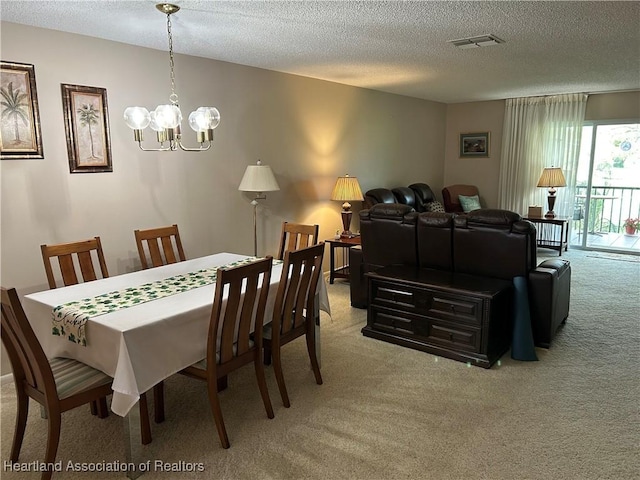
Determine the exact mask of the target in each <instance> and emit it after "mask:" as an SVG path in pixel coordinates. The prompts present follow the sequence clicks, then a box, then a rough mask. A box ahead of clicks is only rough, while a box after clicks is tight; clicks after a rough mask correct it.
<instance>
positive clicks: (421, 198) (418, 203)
mask: <svg viewBox="0 0 640 480" xmlns="http://www.w3.org/2000/svg"><path fill="white" fill-rule="evenodd" d="M435 200H436V197H435V195H434V194H433V191H432V190H431V187H429V185H427V184H426V183H413V184H411V185H409V186H408V187H396V188H392V189H388V188H373V189H371V190H368V191H367V192H366V193H365V194H364V208H365V209H369V208H371V207H373V206H374V205H377V204H378V203H400V204H403V205H409V206H410V207H412V208H414V209H415V210H416V211H417V212H424V211H426V207H425V205H426V204H427V203H429V202H433V201H435Z"/></svg>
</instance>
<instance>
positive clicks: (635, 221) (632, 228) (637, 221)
mask: <svg viewBox="0 0 640 480" xmlns="http://www.w3.org/2000/svg"><path fill="white" fill-rule="evenodd" d="M623 226H624V231H625V233H626V234H627V235H635V234H636V232H637V231H638V230H640V218H627V219H626V220H625V221H624V224H623Z"/></svg>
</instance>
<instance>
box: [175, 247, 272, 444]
mask: <svg viewBox="0 0 640 480" xmlns="http://www.w3.org/2000/svg"><path fill="white" fill-rule="evenodd" d="M272 261H273V258H272V257H270V256H268V257H267V258H265V259H262V260H258V261H256V262H252V263H248V264H246V265H241V266H239V267H234V268H229V269H222V268H220V269H218V273H217V278H216V289H215V294H214V299H213V308H212V310H211V320H210V322H209V333H208V338H207V356H206V358H205V359H204V360H201V361H200V362H198V363H196V364H194V365H191V366H190V367H187V368H185V369H184V370H182V371H181V372H180V373H182V374H184V375H187V376H189V377H192V378H196V379H198V380H204V381H205V382H207V389H208V393H209V403H210V404H211V411H212V413H213V418H214V420H215V422H216V428H217V430H218V436H219V437H220V443H221V444H222V447H223V448H229V446H230V444H229V437H228V436H227V430H226V428H225V425H224V419H223V418H222V410H221V408H220V400H219V398H218V379H220V378H223V377H226V376H227V375H228V374H229V373H230V372H232V371H234V370H236V369H238V368H240V367H242V366H244V365H246V364H248V363H251V362H253V364H254V367H255V371H256V378H257V380H258V388H259V389H260V394H261V395H262V402H263V403H264V408H265V410H266V412H267V416H268V417H269V418H273V407H272V406H271V399H270V398H269V391H268V389H267V381H266V378H265V373H264V365H263V364H262V358H261V353H262V326H263V320H264V313H265V308H266V303H267V295H268V294H269V281H270V278H271V265H272ZM225 291H228V297H227V298H225V296H224V293H225ZM253 325H255V332H256V333H255V335H253V336H252V335H251V329H252V327H253ZM219 327H220V331H221V335H220V336H219V335H218V331H219ZM236 332H237V333H236ZM218 337H220V340H219V341H220V343H219V347H217V345H218Z"/></svg>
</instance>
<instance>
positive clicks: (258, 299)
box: [207, 256, 273, 366]
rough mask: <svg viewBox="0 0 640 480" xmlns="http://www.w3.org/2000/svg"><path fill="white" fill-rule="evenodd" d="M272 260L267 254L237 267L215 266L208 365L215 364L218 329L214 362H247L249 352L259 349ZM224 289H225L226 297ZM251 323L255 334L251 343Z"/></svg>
mask: <svg viewBox="0 0 640 480" xmlns="http://www.w3.org/2000/svg"><path fill="white" fill-rule="evenodd" d="M272 261H273V258H272V257H270V256H269V257H267V258H265V259H262V260H258V261H256V262H253V263H249V264H246V265H241V266H239V267H234V268H230V269H218V273H217V278H216V291H215V296H214V301H213V308H212V310H211V322H210V327H209V338H208V346H207V363H208V364H209V363H210V362H213V363H216V359H215V354H216V349H217V339H218V331H221V335H220V346H219V357H220V360H219V362H217V363H218V365H224V364H227V363H229V362H235V361H236V360H238V362H237V364H235V365H234V366H237V365H240V364H242V363H248V362H250V361H251V360H253V358H252V356H250V355H249V354H251V353H252V352H254V351H255V350H258V351H259V350H260V349H261V348H262V326H263V323H264V312H265V307H266V303H267V295H268V294H269V281H270V278H271V267H272ZM243 287H244V288H243ZM225 291H226V292H228V293H227V298H226V300H225V298H224V293H225ZM221 322H222V323H221ZM253 325H255V327H254V329H255V334H254V342H253V344H251V342H250V334H251V328H252V326H253ZM258 354H259V353H258Z"/></svg>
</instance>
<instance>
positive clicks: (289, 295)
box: [263, 242, 324, 408]
mask: <svg viewBox="0 0 640 480" xmlns="http://www.w3.org/2000/svg"><path fill="white" fill-rule="evenodd" d="M323 255H324V242H320V243H319V244H318V245H315V246H311V247H307V248H303V249H300V250H289V251H287V252H285V254H284V265H283V267H282V275H281V277H280V284H279V285H278V292H277V294H276V298H275V304H274V307H273V317H272V320H271V322H269V323H268V324H267V325H265V327H264V329H263V348H264V361H265V364H269V363H270V359H271V357H272V356H273V369H274V372H275V375H276V381H277V383H278V389H279V390H280V396H281V397H282V403H283V405H284V406H285V407H287V408H288V407H289V406H290V405H291V404H290V402H289V395H288V394H287V387H286V386H285V383H284V375H283V373H282V355H281V348H282V346H283V345H285V344H287V343H289V342H291V341H292V340H295V339H296V338H298V337H301V336H303V335H304V336H305V337H306V340H307V352H308V353H309V359H310V360H311V367H312V369H313V373H314V375H315V377H316V383H317V384H318V385H322V375H321V374H320V365H319V363H318V357H317V356H316V337H315V318H314V317H315V311H316V304H315V302H316V300H317V298H316V297H317V295H316V291H317V287H318V281H319V279H320V275H321V273H322V258H323Z"/></svg>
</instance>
